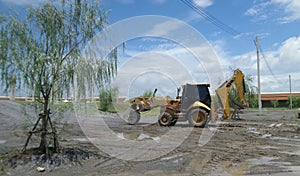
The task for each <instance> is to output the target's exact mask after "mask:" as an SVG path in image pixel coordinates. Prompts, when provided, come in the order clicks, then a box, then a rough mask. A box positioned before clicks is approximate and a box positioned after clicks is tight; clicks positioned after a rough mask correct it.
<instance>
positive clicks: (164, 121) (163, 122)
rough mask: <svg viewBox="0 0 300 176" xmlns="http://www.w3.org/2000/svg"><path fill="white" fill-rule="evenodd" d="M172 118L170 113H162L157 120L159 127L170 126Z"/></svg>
mask: <svg viewBox="0 0 300 176" xmlns="http://www.w3.org/2000/svg"><path fill="white" fill-rule="evenodd" d="M172 121H173V117H172V115H171V114H170V113H168V112H164V113H163V114H162V115H161V116H160V117H159V119H158V124H159V125H160V126H171V124H172Z"/></svg>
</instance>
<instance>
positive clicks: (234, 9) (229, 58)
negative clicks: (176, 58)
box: [103, 0, 300, 92]
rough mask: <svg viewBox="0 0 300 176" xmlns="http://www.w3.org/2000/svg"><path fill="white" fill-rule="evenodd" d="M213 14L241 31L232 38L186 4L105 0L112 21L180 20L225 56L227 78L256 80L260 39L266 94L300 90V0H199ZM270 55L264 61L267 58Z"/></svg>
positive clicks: (176, 0)
mask: <svg viewBox="0 0 300 176" xmlns="http://www.w3.org/2000/svg"><path fill="white" fill-rule="evenodd" d="M193 3H194V4H195V5H198V6H200V7H202V8H204V9H205V10H206V11H207V12H208V13H209V14H211V15H212V16H213V17H215V18H217V19H218V20H220V21H221V22H223V23H224V24H226V25H228V26H230V27H232V28H233V29H234V30H236V31H238V32H239V33H240V34H239V35H231V34H228V33H226V32H225V31H223V30H222V29H220V28H218V27H217V26H215V25H214V24H212V23H211V22H210V21H209V20H207V19H205V18H204V17H202V16H201V15H199V14H198V13H196V12H195V11H194V10H193V9H191V8H190V7H188V6H187V5H186V4H184V3H183V2H181V1H180V0H104V1H103V7H104V8H107V9H110V10H111V12H110V15H109V21H110V23H115V22H117V21H118V20H122V19H124V18H129V17H133V16H139V15H164V16H168V17H173V18H177V19H179V20H182V21H184V22H186V23H188V24H189V25H191V26H193V27H194V28H195V29H196V30H198V31H199V32H200V33H201V34H202V35H203V36H204V37H205V38H206V39H207V40H208V41H209V42H210V43H211V45H212V46H213V47H214V49H215V51H216V53H217V54H218V55H219V57H220V58H221V63H222V68H223V71H224V76H225V77H228V76H230V75H231V74H232V73H231V72H230V69H229V68H230V67H232V68H240V69H242V70H243V72H244V73H245V74H246V75H253V76H254V78H255V80H254V84H257V82H256V73H257V70H256V48H255V45H254V42H253V40H254V39H255V37H256V36H258V37H259V41H260V46H261V49H262V51H263V55H261V62H260V63H261V90H262V92H288V91H289V85H288V75H291V76H292V91H298V92H299V91H300V78H299V76H300V72H299V64H300V33H299V31H300V30H299V28H300V11H299V10H297V9H300V1H299V0H253V1H243V0H226V1H224V0H194V1H193ZM263 56H264V57H263Z"/></svg>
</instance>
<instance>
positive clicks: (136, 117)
mask: <svg viewBox="0 0 300 176" xmlns="http://www.w3.org/2000/svg"><path fill="white" fill-rule="evenodd" d="M140 119H141V114H140V113H139V112H137V111H135V110H133V109H130V110H129V114H128V118H127V121H128V124H129V125H135V124H137V123H138V122H139V121H140Z"/></svg>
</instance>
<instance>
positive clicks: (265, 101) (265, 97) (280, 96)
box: [261, 92, 300, 107]
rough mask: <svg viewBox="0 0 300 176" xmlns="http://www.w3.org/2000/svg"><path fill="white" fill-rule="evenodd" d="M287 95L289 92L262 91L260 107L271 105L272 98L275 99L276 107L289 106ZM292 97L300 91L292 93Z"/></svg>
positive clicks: (299, 94) (298, 94)
mask: <svg viewBox="0 0 300 176" xmlns="http://www.w3.org/2000/svg"><path fill="white" fill-rule="evenodd" d="M289 96H290V93H285V92H284V93H282V92H278V93H262V94H261V101H262V107H273V104H272V102H271V101H272V100H275V101H276V100H277V101H278V105H277V107H288V106H289V102H288V100H289ZM292 96H293V97H299V98H300V93H292Z"/></svg>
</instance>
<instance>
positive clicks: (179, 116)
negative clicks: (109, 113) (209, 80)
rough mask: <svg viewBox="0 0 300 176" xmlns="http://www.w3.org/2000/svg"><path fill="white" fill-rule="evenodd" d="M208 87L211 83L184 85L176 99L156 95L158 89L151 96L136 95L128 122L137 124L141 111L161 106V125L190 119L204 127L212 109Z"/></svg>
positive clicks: (191, 121) (159, 120)
mask: <svg viewBox="0 0 300 176" xmlns="http://www.w3.org/2000/svg"><path fill="white" fill-rule="evenodd" d="M208 87H209V84H186V85H183V86H182V88H183V92H182V96H179V93H180V90H181V89H180V88H178V89H177V97H176V98H174V99H172V98H161V97H156V96H155V93H156V91H157V89H155V91H154V93H153V95H152V96H151V97H150V98H143V97H136V98H134V100H133V104H132V105H131V108H130V113H129V116H128V123H129V124H136V123H137V122H138V121H139V119H140V112H143V111H148V110H151V109H153V108H155V107H160V108H161V109H160V115H159V118H158V123H159V124H160V125H161V126H173V125H175V124H176V122H177V120H180V121H187V120H188V122H189V123H190V124H191V125H192V126H195V127H204V126H205V124H206V122H207V120H208V116H209V113H210V110H211V109H210V105H211V97H210V93H209V89H208Z"/></svg>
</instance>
